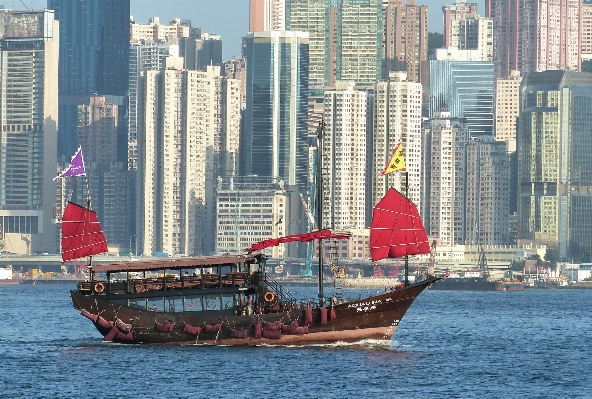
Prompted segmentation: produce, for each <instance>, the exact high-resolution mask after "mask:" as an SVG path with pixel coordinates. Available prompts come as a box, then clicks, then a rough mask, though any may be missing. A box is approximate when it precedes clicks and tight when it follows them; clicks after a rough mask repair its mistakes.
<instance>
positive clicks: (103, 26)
mask: <svg viewBox="0 0 592 399" xmlns="http://www.w3.org/2000/svg"><path fill="white" fill-rule="evenodd" d="M47 8H48V9H50V10H54V11H55V19H56V20H58V21H59V23H60V64H59V87H58V90H59V120H60V125H59V131H58V156H65V157H68V158H67V159H68V160H69V157H71V156H72V155H73V154H74V152H75V151H76V148H78V137H77V134H78V133H77V131H78V105H81V104H88V99H89V97H90V96H92V95H114V96H127V91H128V84H129V73H128V68H129V42H130V41H129V37H130V2H129V0H47ZM124 103H127V100H125V101H124ZM122 112H123V114H122V117H123V118H125V107H122ZM121 127H122V130H121V132H118V155H117V156H118V160H119V161H120V162H126V158H127V124H126V123H122V124H121ZM119 152H121V153H119Z"/></svg>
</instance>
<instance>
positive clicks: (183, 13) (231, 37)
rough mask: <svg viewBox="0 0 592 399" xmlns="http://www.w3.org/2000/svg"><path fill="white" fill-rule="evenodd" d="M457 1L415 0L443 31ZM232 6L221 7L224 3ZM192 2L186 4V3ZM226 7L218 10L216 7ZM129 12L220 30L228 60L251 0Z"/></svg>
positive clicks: (137, 5) (134, 5) (143, 19)
mask: <svg viewBox="0 0 592 399" xmlns="http://www.w3.org/2000/svg"><path fill="white" fill-rule="evenodd" d="M404 1H405V0H404ZM454 2H455V0H449V1H446V0H416V3H417V5H427V6H428V31H429V32H438V33H442V29H443V16H442V6H444V5H445V4H453V3H454ZM473 2H474V3H477V7H478V12H479V14H481V15H485V0H474V1H473ZM225 3H228V4H232V7H221V4H225ZM46 4H47V0H24V3H14V4H10V5H9V4H5V5H4V6H5V7H7V8H13V9H15V10H20V9H24V8H25V6H26V7H28V8H29V9H31V10H42V9H44V8H46ZM188 4H190V5H192V6H191V7H189V9H188V7H187V5H188ZM220 9H222V10H224V12H223V13H218V12H217V10H220ZM130 15H131V16H132V17H133V18H134V20H135V21H136V22H138V23H142V24H145V23H148V19H149V18H150V17H160V20H161V21H162V23H165V24H168V21H169V20H170V19H171V18H180V19H189V20H191V23H192V25H193V26H194V27H197V28H200V29H202V32H208V33H217V34H219V35H220V36H221V37H222V42H223V44H224V47H223V49H222V51H223V53H222V56H223V58H224V59H225V60H230V59H232V57H233V56H234V57H236V58H239V57H240V48H241V47H240V46H241V40H242V37H243V36H246V35H247V33H248V30H249V0H198V1H194V0H169V1H166V2H163V1H161V0H130Z"/></svg>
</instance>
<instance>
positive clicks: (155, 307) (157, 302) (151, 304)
mask: <svg viewBox="0 0 592 399" xmlns="http://www.w3.org/2000/svg"><path fill="white" fill-rule="evenodd" d="M147 303H148V310H152V311H154V312H162V311H164V299H163V298H162V297H160V298H150V299H148V301H147Z"/></svg>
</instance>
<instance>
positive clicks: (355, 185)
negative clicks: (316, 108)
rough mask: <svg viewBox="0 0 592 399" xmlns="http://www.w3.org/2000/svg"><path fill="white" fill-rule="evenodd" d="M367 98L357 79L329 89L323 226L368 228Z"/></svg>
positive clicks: (324, 153) (325, 134) (342, 229)
mask: <svg viewBox="0 0 592 399" xmlns="http://www.w3.org/2000/svg"><path fill="white" fill-rule="evenodd" d="M366 97H367V96H366V92H365V91H359V90H355V89H354V83H353V82H337V85H336V87H335V90H327V91H325V97H324V116H323V119H324V121H325V132H324V134H323V160H322V168H323V169H322V176H323V194H324V204H323V210H324V215H323V221H324V223H325V225H324V226H322V227H323V228H324V227H329V228H332V229H335V230H338V231H345V230H352V229H363V228H364V227H366V213H365V210H366V208H365V207H366V203H365V202H366V119H367V116H366Z"/></svg>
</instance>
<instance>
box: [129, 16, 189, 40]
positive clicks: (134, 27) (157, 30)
mask: <svg viewBox="0 0 592 399" xmlns="http://www.w3.org/2000/svg"><path fill="white" fill-rule="evenodd" d="M190 32H191V27H190V26H189V23H185V22H182V21H181V20H180V19H178V18H173V19H171V21H170V22H169V24H168V25H161V24H160V18H158V17H152V18H150V19H149V20H148V23H147V24H139V23H136V22H135V21H131V23H130V42H136V41H138V40H162V41H166V40H169V39H177V38H180V37H189V34H190Z"/></svg>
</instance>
